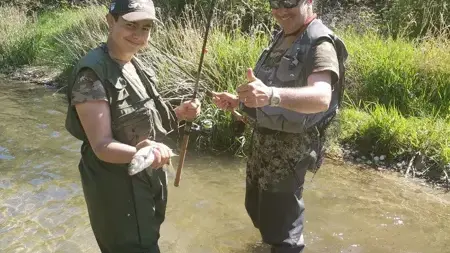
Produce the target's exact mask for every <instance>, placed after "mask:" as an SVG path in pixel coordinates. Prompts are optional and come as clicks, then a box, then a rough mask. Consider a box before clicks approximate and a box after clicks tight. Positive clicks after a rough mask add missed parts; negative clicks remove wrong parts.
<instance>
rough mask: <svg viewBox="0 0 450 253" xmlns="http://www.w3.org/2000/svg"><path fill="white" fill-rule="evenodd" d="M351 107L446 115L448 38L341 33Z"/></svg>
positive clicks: (449, 91) (448, 98) (449, 105)
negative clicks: (347, 57)
mask: <svg viewBox="0 0 450 253" xmlns="http://www.w3.org/2000/svg"><path fill="white" fill-rule="evenodd" d="M343 37H344V40H345V42H346V43H347V46H348V49H349V54H350V62H349V70H348V80H349V84H348V87H349V89H348V90H347V91H348V92H347V93H348V95H349V97H350V99H351V100H352V102H353V103H356V104H370V103H373V102H376V103H380V104H382V105H385V106H392V107H395V108H397V109H398V110H399V111H400V112H401V113H402V114H403V115H405V116H439V117H446V116H447V115H449V114H450V51H449V50H448V48H450V40H446V39H442V38H433V39H428V40H424V41H422V42H420V43H419V42H416V43H413V42H409V41H407V40H404V39H392V38H387V39H384V38H382V37H381V36H380V35H377V34H374V33H366V34H365V35H364V36H361V35H357V34H355V33H353V32H351V31H347V32H343Z"/></svg>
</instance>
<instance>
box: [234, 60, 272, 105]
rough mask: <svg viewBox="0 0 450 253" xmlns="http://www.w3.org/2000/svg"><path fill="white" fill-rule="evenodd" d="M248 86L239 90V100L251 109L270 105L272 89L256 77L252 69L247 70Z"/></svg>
mask: <svg viewBox="0 0 450 253" xmlns="http://www.w3.org/2000/svg"><path fill="white" fill-rule="evenodd" d="M247 81H248V83H247V84H244V85H241V86H239V87H238V88H237V93H238V97H239V100H240V101H241V102H242V103H244V104H245V106H247V107H250V108H255V107H263V106H266V105H268V104H269V100H270V97H271V95H272V88H270V87H267V86H266V85H265V84H264V83H263V82H261V80H259V79H258V78H256V77H255V75H254V74H253V70H252V69H251V68H249V69H247Z"/></svg>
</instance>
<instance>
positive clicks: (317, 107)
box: [274, 70, 332, 113]
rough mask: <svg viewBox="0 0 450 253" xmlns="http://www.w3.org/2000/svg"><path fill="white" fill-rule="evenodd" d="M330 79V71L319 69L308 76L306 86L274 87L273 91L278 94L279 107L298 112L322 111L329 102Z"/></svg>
mask: <svg viewBox="0 0 450 253" xmlns="http://www.w3.org/2000/svg"><path fill="white" fill-rule="evenodd" d="M331 79H332V78H331V71H327V70H326V71H321V72H317V73H313V74H311V75H310V76H309V77H308V86H305V87H300V88H274V89H275V90H274V92H278V94H280V98H281V102H280V107H283V108H286V109H289V110H292V111H296V112H300V113H318V112H323V111H326V110H328V107H329V105H330V102H331V92H332V91H331Z"/></svg>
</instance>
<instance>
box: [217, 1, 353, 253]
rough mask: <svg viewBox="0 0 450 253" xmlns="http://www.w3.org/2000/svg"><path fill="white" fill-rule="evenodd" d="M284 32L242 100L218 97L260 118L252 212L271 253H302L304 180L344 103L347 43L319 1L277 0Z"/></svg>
mask: <svg viewBox="0 0 450 253" xmlns="http://www.w3.org/2000/svg"><path fill="white" fill-rule="evenodd" d="M270 5H271V8H272V15H273V16H274V18H275V19H276V21H277V22H278V24H279V25H280V27H281V28H282V31H281V32H280V33H279V34H278V35H277V36H276V37H275V39H274V40H273V42H272V44H271V45H270V47H269V48H268V49H266V50H264V52H263V53H262V55H261V56H260V58H259V60H258V62H257V64H256V67H255V75H254V74H253V71H252V69H248V70H247V79H248V83H247V84H244V85H241V86H239V87H238V88H237V93H238V95H237V96H235V95H232V94H230V93H226V92H222V93H214V97H213V99H214V101H215V103H216V105H217V106H218V107H220V108H222V109H226V110H234V109H236V108H238V107H241V109H243V111H244V112H246V113H247V114H248V115H249V116H251V117H253V118H254V119H255V128H254V131H253V137H252V142H251V154H250V155H249V158H248V161H247V187H246V196H245V207H246V210H247V212H248V214H249V216H250V218H251V219H252V221H253V224H254V225H255V227H256V228H258V229H259V230H260V233H261V235H262V239H263V241H264V242H265V243H267V244H269V245H271V252H272V253H299V252H302V251H303V249H304V247H305V243H304V238H303V226H304V210H305V207H304V203H303V197H302V191H303V184H304V181H305V174H306V171H307V170H308V169H318V168H319V167H320V166H321V162H322V158H323V152H324V148H323V142H324V134H325V129H326V128H327V126H328V125H329V123H330V121H331V119H333V117H334V115H335V114H336V111H337V109H338V106H339V104H340V101H341V97H342V92H343V80H344V62H345V60H346V58H347V51H346V49H345V45H344V44H343V42H342V41H341V40H340V39H339V38H337V36H335V35H334V34H333V33H332V32H331V31H330V30H329V29H328V28H327V27H326V26H325V25H324V24H322V22H321V21H320V20H318V19H316V14H315V13H314V12H313V1H312V0H270Z"/></svg>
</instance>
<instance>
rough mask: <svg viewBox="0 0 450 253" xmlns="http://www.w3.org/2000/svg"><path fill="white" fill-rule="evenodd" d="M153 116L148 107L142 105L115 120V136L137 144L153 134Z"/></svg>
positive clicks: (113, 126) (113, 128)
mask: <svg viewBox="0 0 450 253" xmlns="http://www.w3.org/2000/svg"><path fill="white" fill-rule="evenodd" d="M152 125H153V118H152V115H151V114H150V112H149V110H148V108H146V107H142V108H140V109H137V110H134V111H132V112H130V113H128V114H124V115H121V116H119V117H117V118H116V119H114V120H113V124H112V131H113V135H114V138H115V139H116V140H117V141H120V142H122V143H125V144H128V145H131V146H136V144H138V143H139V142H140V141H142V140H144V139H146V138H149V137H151V135H152V134H153V127H152Z"/></svg>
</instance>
